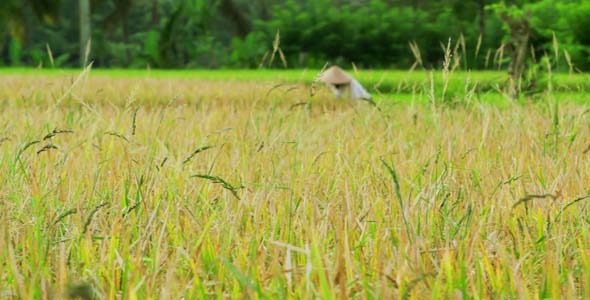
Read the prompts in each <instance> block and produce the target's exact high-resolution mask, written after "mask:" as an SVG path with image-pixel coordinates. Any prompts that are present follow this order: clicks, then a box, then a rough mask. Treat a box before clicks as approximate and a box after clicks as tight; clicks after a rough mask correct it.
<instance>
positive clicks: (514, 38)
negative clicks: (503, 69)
mask: <svg viewBox="0 0 590 300" xmlns="http://www.w3.org/2000/svg"><path fill="white" fill-rule="evenodd" d="M500 17H501V18H502V20H503V21H504V22H505V23H506V24H507V25H508V27H509V28H510V41H509V42H508V44H507V46H508V50H510V64H509V65H508V74H509V75H510V79H509V80H510V84H509V90H508V94H509V95H510V97H511V98H512V99H513V100H516V99H517V98H518V95H519V93H520V90H521V88H520V87H521V83H522V77H523V75H524V72H525V70H526V56H527V51H528V50H529V37H530V35H531V27H530V22H529V20H530V13H528V14H527V15H525V16H524V17H522V18H516V19H515V18H513V17H511V16H509V15H508V14H502V15H500Z"/></svg>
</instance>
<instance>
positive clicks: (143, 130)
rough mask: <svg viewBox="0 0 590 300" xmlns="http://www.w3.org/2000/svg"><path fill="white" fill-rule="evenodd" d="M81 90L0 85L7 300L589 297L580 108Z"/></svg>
mask: <svg viewBox="0 0 590 300" xmlns="http://www.w3.org/2000/svg"><path fill="white" fill-rule="evenodd" d="M454 75H456V74H454ZM76 78H77V77H75V76H73V77H71V78H69V77H43V76H41V77H39V76H24V75H22V76H3V78H2V79H3V80H1V81H0V98H1V100H2V101H1V102H0V120H1V121H0V122H1V124H2V127H1V129H0V141H1V142H0V186H2V189H0V206H1V207H2V209H1V210H0V261H1V262H3V263H1V264H0V274H1V275H0V276H2V277H1V278H0V282H2V284H1V285H0V295H2V297H3V298H4V297H5V298H23V299H33V298H39V299H49V298H61V297H66V296H68V295H69V296H79V297H85V298H91V297H96V298H99V299H121V298H122V299H177V298H183V297H184V298H186V299H195V298H273V299H274V298H316V297H317V298H319V297H321V298H336V297H343V298H347V297H350V298H385V299H392V298H408V299H423V298H426V297H432V298H467V297H469V298H541V297H543V298H545V297H553V298H559V297H567V298H576V297H579V298H585V297H588V296H589V295H590V289H589V283H590V282H589V280H590V259H589V255H588V251H587V249H588V248H590V230H589V229H588V228H589V227H588V218H587V217H586V215H587V214H588V201H587V199H588V195H589V192H590V191H589V189H588V185H587V183H588V182H590V165H589V164H590V163H589V160H588V148H589V145H590V137H589V136H588V134H587V131H588V124H590V114H588V113H587V106H586V105H581V104H576V103H574V102H568V101H561V102H560V103H559V106H557V104H555V105H548V103H549V104H550V103H552V102H549V101H541V102H538V103H523V104H515V103H511V102H504V103H503V104H502V105H497V104H487V103H485V102H482V101H475V100H474V101H472V102H470V103H469V104H468V105H458V106H438V107H437V108H436V109H432V108H431V107H430V106H429V104H428V102H426V101H424V102H420V101H416V102H414V103H413V104H412V105H411V107H410V105H399V104H398V102H388V101H381V102H379V103H378V105H379V108H380V109H381V110H377V109H374V108H373V107H372V106H369V105H365V104H364V103H349V102H340V101H336V100H334V99H332V98H331V97H330V96H329V95H327V94H326V91H323V90H319V91H318V93H315V94H314V96H313V97H312V98H310V96H309V92H308V91H307V87H306V86H304V85H297V86H295V87H297V88H293V86H292V85H289V86H280V87H276V88H275V89H274V90H272V92H270V93H269V90H270V89H271V88H273V87H275V86H276V83H275V82H258V83H253V82H251V81H224V80H191V79H182V80H181V79H168V78H154V77H150V78H127V79H126V78H116V79H110V78H108V77H104V76H92V75H91V76H89V77H87V78H86V79H80V80H81V81H80V82H79V83H78V84H76V86H73V83H76V82H77V81H76ZM452 78H456V77H455V76H453V77H452ZM554 80H555V82H559V80H558V79H554ZM82 81H83V82H82ZM448 84H449V87H450V86H452V84H455V83H454V81H453V80H450V81H449V82H448ZM72 86H73V87H72ZM433 90H434V92H433V95H434V96H433V97H438V96H437V93H438V92H439V91H440V90H438V89H437V88H436V87H433ZM426 91H428V90H426ZM64 95H65V96H64ZM449 95H450V94H447V96H449ZM455 96H456V97H458V95H457V94H456V95H455ZM416 97H419V94H417V95H416ZM445 97H446V96H445ZM562 100H563V99H562ZM302 102H308V103H307V104H306V105H299V104H301V103H302ZM555 103H557V102H555ZM547 134H552V135H554V136H555V140H553V141H555V142H554V143H552V144H551V147H552V148H551V151H546V150H547ZM565 141H567V142H565Z"/></svg>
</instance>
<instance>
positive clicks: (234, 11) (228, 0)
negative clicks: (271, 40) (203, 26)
mask: <svg viewBox="0 0 590 300" xmlns="http://www.w3.org/2000/svg"><path fill="white" fill-rule="evenodd" d="M219 9H220V10H221V14H222V15H223V16H225V17H226V18H227V19H228V20H229V21H230V22H232V23H233V24H234V25H235V29H236V33H237V34H238V36H240V37H245V36H246V35H248V33H249V32H250V23H249V22H248V20H247V19H246V17H245V16H244V14H243V13H242V11H241V10H240V8H239V7H238V6H237V5H236V4H235V3H234V1H233V0H221V5H220V6H219Z"/></svg>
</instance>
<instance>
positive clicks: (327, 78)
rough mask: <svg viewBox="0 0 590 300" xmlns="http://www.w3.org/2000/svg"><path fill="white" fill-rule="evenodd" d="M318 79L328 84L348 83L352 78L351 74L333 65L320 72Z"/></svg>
mask: <svg viewBox="0 0 590 300" xmlns="http://www.w3.org/2000/svg"><path fill="white" fill-rule="evenodd" d="M320 80H321V81H323V82H325V83H329V84H348V83H350V81H351V80H352V76H350V75H348V73H346V72H344V70H342V69H340V68H339V67H337V66H333V67H330V68H329V69H327V70H326V71H324V73H322V76H321V77H320Z"/></svg>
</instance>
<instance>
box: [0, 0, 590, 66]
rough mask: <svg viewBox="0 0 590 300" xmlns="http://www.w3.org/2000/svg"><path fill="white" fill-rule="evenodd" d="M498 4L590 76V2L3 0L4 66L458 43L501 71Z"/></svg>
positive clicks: (342, 53) (345, 58)
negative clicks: (526, 20) (526, 19)
mask: <svg viewBox="0 0 590 300" xmlns="http://www.w3.org/2000/svg"><path fill="white" fill-rule="evenodd" d="M499 9H503V10H504V11H509V12H511V13H517V12H530V24H531V39H530V44H531V55H532V56H533V57H534V56H538V57H541V56H542V55H544V54H548V53H550V54H552V55H553V54H554V52H555V49H556V48H555V43H556V42H557V43H558V44H559V53H556V54H557V55H558V56H559V55H561V57H562V58H563V60H567V61H568V62H571V63H569V64H566V63H563V64H561V65H560V66H561V68H562V69H563V70H567V69H568V66H570V68H571V65H575V66H576V67H577V68H579V70H583V71H587V70H590V0H559V1H557V0H538V1H526V0H515V1H504V2H500V1H493V0H1V1H0V66H43V67H75V66H79V65H80V64H81V63H83V62H84V61H85V60H86V59H85V58H84V56H88V57H87V59H88V60H89V61H94V65H95V66H98V67H104V68H111V67H112V68H146V67H150V68H257V67H271V68H272V67H274V68H284V67H288V68H301V67H314V68H318V67H322V66H323V65H324V64H325V63H326V62H330V63H335V64H345V65H350V63H354V64H356V66H358V67H363V68H400V69H402V68H409V67H412V66H414V67H424V68H431V67H440V66H441V64H442V62H443V59H444V49H443V48H444V46H445V45H447V42H448V40H449V38H452V40H453V45H457V47H459V48H461V49H460V50H461V51H460V53H461V55H462V60H461V64H462V65H461V67H465V68H469V69H494V68H497V67H498V65H499V64H502V61H501V60H502V58H501V57H498V56H499V55H500V56H501V55H502V53H501V52H502V51H501V50H500V51H498V49H502V47H501V46H502V45H503V43H506V42H507V41H508V39H509V32H508V30H507V26H506V24H504V23H503V21H502V18H500V16H499V15H500V14H499V13H498V11H499ZM86 30H87V33H86ZM554 35H555V38H554ZM278 36H280V39H279V41H280V43H276V42H275V44H274V46H279V47H280V49H281V50H282V53H280V52H276V53H275V54H276V57H275V58H274V59H272V60H271V56H272V52H273V51H272V50H273V41H275V40H276V38H277V37H278ZM89 39H90V41H91V42H90V43H88V42H87V41H88V40H89ZM86 46H88V47H86ZM275 48H276V47H275ZM280 54H284V59H279V58H280V56H281V55H280ZM417 57H419V58H417ZM494 62H497V63H494Z"/></svg>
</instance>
